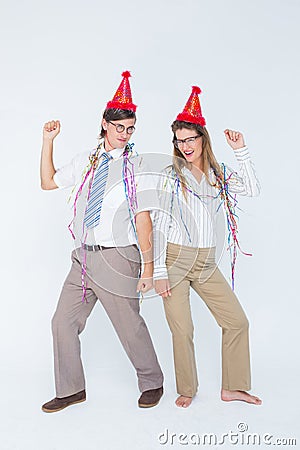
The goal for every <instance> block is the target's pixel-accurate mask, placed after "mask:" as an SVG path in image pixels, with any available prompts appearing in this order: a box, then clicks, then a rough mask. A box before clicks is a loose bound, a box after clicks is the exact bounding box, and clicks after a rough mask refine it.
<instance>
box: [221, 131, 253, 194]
mask: <svg viewBox="0 0 300 450" xmlns="http://www.w3.org/2000/svg"><path fill="white" fill-rule="evenodd" d="M224 134H225V137H226V140H227V143H228V144H229V145H230V147H231V148H232V149H233V150H234V154H235V157H236V159H237V162H238V164H239V170H238V172H235V171H234V170H232V169H231V168H229V167H227V168H226V169H227V170H226V173H225V177H226V178H227V179H228V187H229V190H230V192H232V193H234V194H239V195H246V196H248V197H255V196H257V195H259V193H260V184H259V181H258V179H257V176H256V172H255V167H254V164H253V162H252V160H251V158H250V154H249V151H248V149H247V147H246V145H245V141H244V137H243V135H242V133H240V132H239V131H234V130H229V129H226V130H225V131H224Z"/></svg>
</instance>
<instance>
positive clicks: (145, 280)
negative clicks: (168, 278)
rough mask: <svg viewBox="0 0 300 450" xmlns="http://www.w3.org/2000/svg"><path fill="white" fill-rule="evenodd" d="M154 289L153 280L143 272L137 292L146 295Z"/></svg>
mask: <svg viewBox="0 0 300 450" xmlns="http://www.w3.org/2000/svg"><path fill="white" fill-rule="evenodd" d="M152 288H153V278H152V277H149V275H148V274H147V273H145V272H143V274H142V276H141V278H140V279H139V281H138V284H137V287H136V292H141V293H142V294H145V293H146V292H148V291H150V289H152Z"/></svg>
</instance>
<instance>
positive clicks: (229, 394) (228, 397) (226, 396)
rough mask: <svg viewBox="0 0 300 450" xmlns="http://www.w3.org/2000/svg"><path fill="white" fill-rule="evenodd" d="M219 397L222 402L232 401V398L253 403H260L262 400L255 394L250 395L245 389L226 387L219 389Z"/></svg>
mask: <svg viewBox="0 0 300 450" xmlns="http://www.w3.org/2000/svg"><path fill="white" fill-rule="evenodd" d="M221 399H222V400H224V402H232V401H233V400H240V401H242V402H247V403H253V404H254V405H261V404H262V401H261V399H260V398H258V397H256V396H255V395H250V394H248V392H245V391H228V390H227V389H222V390H221Z"/></svg>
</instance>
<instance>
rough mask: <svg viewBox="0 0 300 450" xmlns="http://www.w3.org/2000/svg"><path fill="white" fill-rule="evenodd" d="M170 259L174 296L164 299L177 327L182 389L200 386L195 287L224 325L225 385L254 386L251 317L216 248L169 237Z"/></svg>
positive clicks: (188, 392)
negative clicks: (193, 313) (178, 242)
mask: <svg viewBox="0 0 300 450" xmlns="http://www.w3.org/2000/svg"><path fill="white" fill-rule="evenodd" d="M166 264H167V268H168V275H169V280H170V284H171V293H172V295H171V297H168V298H167V299H165V300H164V308H165V313H166V318H167V321H168V324H169V327H170V330H171V332H172V339H173V353H174V365H175V374H176V385H177V392H178V393H179V394H180V395H184V396H187V397H193V396H194V395H195V394H196V392H197V388H198V378H197V369H196V362H195V354H194V343H193V331H194V326H193V321H192V317H191V309H190V287H192V288H193V289H194V290H195V291H196V292H197V294H199V296H200V297H201V298H202V300H203V301H204V302H205V303H206V305H207V307H208V309H209V310H210V311H211V313H212V314H213V316H214V318H215V319H216V321H217V323H218V325H219V326H220V327H221V328H222V387H223V389H229V390H235V389H240V390H245V391H246V390H249V389H250V384H251V381H250V356H249V339H248V325H249V324H248V320H247V317H246V316H245V313H244V311H243V309H242V307H241V305H240V303H239V301H238V299H237V297H236V295H235V294H234V292H233V291H232V290H231V287H230V286H229V284H228V283H227V281H226V280H225V278H224V277H223V275H222V273H221V272H220V270H219V269H218V267H217V265H216V263H215V248H199V249H197V248H193V247H185V246H180V245H176V244H172V243H168V247H167V258H166Z"/></svg>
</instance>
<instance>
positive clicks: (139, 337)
mask: <svg viewBox="0 0 300 450" xmlns="http://www.w3.org/2000/svg"><path fill="white" fill-rule="evenodd" d="M86 256H87V274H88V277H87V284H88V289H87V300H88V301H87V302H86V303H82V287H81V260H82V257H83V255H82V250H81V249H77V250H74V251H73V252H72V267H71V270H70V273H69V275H68V276H67V278H66V281H65V283H64V285H63V288H62V292H61V295H60V298H59V302H58V305H57V309H56V312H55V314H54V316H53V319H52V334H53V348H54V370H55V385H56V396H57V397H67V396H69V395H72V394H75V393H76V392H79V391H81V390H83V389H85V378H84V372H83V366H82V361H81V356H80V340H79V334H80V333H81V332H82V331H83V330H84V328H85V324H86V321H87V318H88V316H89V315H90V313H91V312H92V310H93V308H94V306H95V304H96V302H97V299H99V300H100V302H101V303H102V306H103V307H104V309H105V311H106V313H107V315H108V317H109V318H110V320H111V322H112V325H113V327H114V329H115V331H116V333H117V335H118V337H119V339H120V341H121V344H122V346H123V348H124V350H125V352H126V353H127V355H128V357H129V359H130V361H131V363H132V364H133V366H134V368H135V370H136V373H137V377H138V385H139V389H140V391H142V392H143V391H146V390H149V389H156V388H159V387H161V386H162V384H163V374H162V371H161V369H160V366H159V363H158V360H157V357H156V354H155V351H154V348H153V344H152V340H151V337H150V334H149V332H148V329H147V326H146V324H145V322H144V319H143V318H142V317H141V315H140V312H139V311H140V308H139V299H138V297H137V293H136V286H137V281H138V275H139V268H140V255H139V251H138V249H137V248H136V247H135V246H133V245H130V246H128V247H118V248H108V249H104V250H100V251H97V252H92V251H87V255H86ZM104 345H105V346H107V345H109V342H107V341H103V342H99V354H101V347H102V346H104ZM98 357H99V355H98ZM112 357H113V355H112ZM120 376H122V375H121V374H120ZM104 388H105V387H104ZM102 389H103V386H102Z"/></svg>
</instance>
